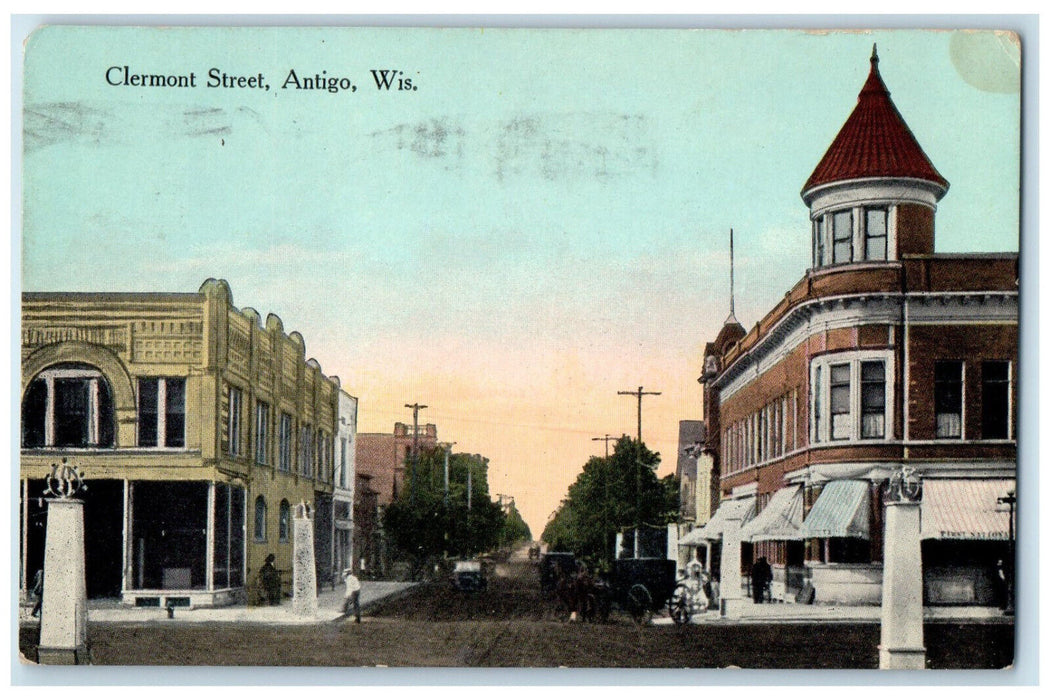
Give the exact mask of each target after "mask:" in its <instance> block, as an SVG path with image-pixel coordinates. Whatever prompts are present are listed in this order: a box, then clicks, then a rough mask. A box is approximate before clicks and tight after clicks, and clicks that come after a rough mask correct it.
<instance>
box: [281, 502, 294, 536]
mask: <svg viewBox="0 0 1050 700" xmlns="http://www.w3.org/2000/svg"><path fill="white" fill-rule="evenodd" d="M291 510H292V508H291V506H290V505H288V501H286V500H284V499H282V500H281V510H280V512H279V514H278V520H277V523H278V531H277V537H278V539H280V541H281V542H287V541H288V531H289V530H290V529H291V527H290V525H291V523H290V520H291Z"/></svg>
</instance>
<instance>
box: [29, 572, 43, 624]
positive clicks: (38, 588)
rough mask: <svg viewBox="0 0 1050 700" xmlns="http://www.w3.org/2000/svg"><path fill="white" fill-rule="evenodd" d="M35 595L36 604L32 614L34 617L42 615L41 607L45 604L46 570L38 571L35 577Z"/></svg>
mask: <svg viewBox="0 0 1050 700" xmlns="http://www.w3.org/2000/svg"><path fill="white" fill-rule="evenodd" d="M33 595H34V596H36V603H35V604H34V605H33V612H31V613H30V615H32V616H33V617H36V616H37V615H39V614H40V606H41V604H42V603H43V602H44V570H43V569H37V570H36V576H34V577H33Z"/></svg>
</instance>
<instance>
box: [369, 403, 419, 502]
mask: <svg viewBox="0 0 1050 700" xmlns="http://www.w3.org/2000/svg"><path fill="white" fill-rule="evenodd" d="M414 441H415V436H414V434H413V429H412V426H411V425H406V424H405V423H395V424H394V432H393V433H360V434H359V435H358V436H357V458H356V459H357V463H356V468H357V471H358V472H359V473H361V474H367V475H369V476H370V477H371V482H370V485H371V487H372V489H374V490H375V491H376V493H377V498H378V500H379V505H380V506H385V505H388V504H389V503H391V502H392V501H394V500H396V499H397V497H398V494H400V493H401V491H402V490H403V489H404V487H405V484H406V483H407V481H408V478H407V471H406V470H407V469H409V468H410V463H409V460H408V458H409V455H410V454H411V452H412V445H413V444H414ZM436 445H437V426H436V425H434V424H433V423H427V424H426V425H421V426H419V447H420V448H421V449H422V448H424V447H434V446H436Z"/></svg>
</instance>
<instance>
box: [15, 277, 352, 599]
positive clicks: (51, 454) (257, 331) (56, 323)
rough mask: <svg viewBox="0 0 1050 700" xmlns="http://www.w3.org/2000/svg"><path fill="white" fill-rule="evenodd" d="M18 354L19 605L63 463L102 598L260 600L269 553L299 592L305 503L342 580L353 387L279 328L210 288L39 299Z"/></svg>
mask: <svg viewBox="0 0 1050 700" xmlns="http://www.w3.org/2000/svg"><path fill="white" fill-rule="evenodd" d="M21 350H22V352H21V355H22V357H21V360H22V395H21V401H22V430H21V445H22V449H21V474H20V476H21V524H22V527H21V547H20V550H21V551H20V555H21V556H20V564H21V582H22V586H23V589H24V588H25V587H26V582H27V581H32V580H33V576H34V574H35V572H36V571H37V570H38V569H39V568H40V567H41V566H42V561H43V548H44V530H45V520H46V509H47V504H46V500H45V499H44V498H43V493H44V490H45V483H44V480H45V478H46V477H47V476H48V474H49V473H50V471H51V467H52V465H54V464H59V463H61V461H62V460H63V459H65V460H68V462H69V463H71V464H74V465H76V466H78V467H80V468H81V470H82V472H83V473H84V476H85V479H86V483H87V486H88V488H87V490H86V491H85V492H83V494H82V497H83V499H84V501H85V508H84V517H85V531H86V540H87V541H86V543H85V549H86V558H87V579H88V581H87V583H88V595H89V597H93V598H116V597H119V598H121V599H122V600H123V601H124V602H125V603H127V604H132V605H159V606H167V605H191V606H199V605H219V604H224V603H228V602H232V601H235V600H241V599H243V598H244V597H245V596H247V597H248V599H249V601H252V600H254V599H255V597H256V593H257V591H256V585H255V579H256V575H257V573H258V571H259V569H260V567H261V566H262V564H263V561H264V559H265V558H266V556H267V555H268V554H270V553H272V554H274V555H275V557H276V566H277V568H278V569H280V570H282V571H283V572H285V575H284V578H285V584H286V590H287V585H288V581H289V580H290V570H291V567H292V551H291V548H292V545H291V541H292V535H291V531H292V522H291V520H292V514H293V513H294V510H295V505H296V504H298V503H299V502H305V503H307V504H310V505H312V506H313V508H314V512H315V523H314V525H315V528H314V530H315V550H316V553H317V554H316V556H317V568H318V575H319V577H320V578H321V579H322V580H324V579H325V578H326V577H327V576H328V575H330V574H331V568H332V566H333V561H332V555H331V553H332V530H333V517H332V491H333V475H334V473H335V472H334V468H335V464H334V463H333V462H334V460H333V452H334V441H335V436H336V435H337V427H338V424H339V423H338V421H339V393H340V391H339V380H338V378H335V377H332V378H329V377H326V376H325V375H324V374H323V373H322V372H321V368H320V366H319V365H318V363H317V362H316V361H315V360H313V359H310V360H307V359H306V347H305V343H304V341H303V338H302V336H301V335H299V333H297V332H292V333H290V334H286V333H285V332H284V328H283V324H282V322H281V320H280V319H279V318H278V317H277V316H275V315H273V314H270V315H269V316H267V318H266V319H265V322H264V321H263V320H262V319H261V317H260V316H259V314H258V313H257V312H256V311H254V310H253V309H250V308H245V309H237V308H236V307H234V305H233V298H232V294H231V292H230V288H229V286H228V285H227V283H226V282H225V281H223V280H214V279H209V280H208V281H206V282H205V283H204V284H203V285H202V286H201V288H200V290H199V291H198V292H196V293H172V294H169V293H128V294H118V293H50V292H49V293H26V294H24V295H23V296H22V336H21ZM355 410H356V406H355Z"/></svg>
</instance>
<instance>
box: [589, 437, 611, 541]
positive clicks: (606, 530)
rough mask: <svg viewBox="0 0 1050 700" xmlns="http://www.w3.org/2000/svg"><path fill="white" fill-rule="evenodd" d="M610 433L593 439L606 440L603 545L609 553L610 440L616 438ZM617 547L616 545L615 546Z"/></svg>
mask: <svg viewBox="0 0 1050 700" xmlns="http://www.w3.org/2000/svg"><path fill="white" fill-rule="evenodd" d="M615 439H616V438H614V437H613V436H612V435H610V434H609V433H606V434H605V437H593V438H591V441H592V442H593V441H595V440H602V441H603V442H605V460H606V464H605V468H604V469H603V470H602V487H603V489H604V491H605V500H604V501H603V502H602V547H604V548H606V550H605V553H606V554H608V552H609V550H608V547H609V535H610V534H611V533H610V532H609V464H608V461H609V441H610V440H615ZM613 548H614V549H615V545H614V547H613ZM612 558H613V559H615V558H616V552H613V556H612Z"/></svg>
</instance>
